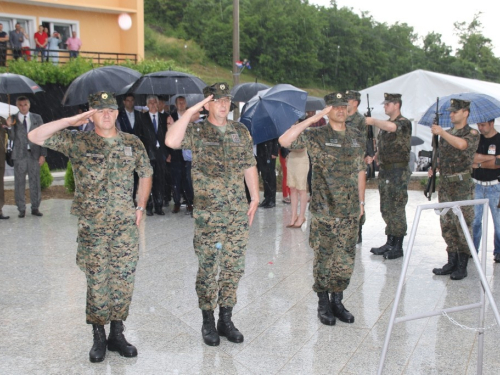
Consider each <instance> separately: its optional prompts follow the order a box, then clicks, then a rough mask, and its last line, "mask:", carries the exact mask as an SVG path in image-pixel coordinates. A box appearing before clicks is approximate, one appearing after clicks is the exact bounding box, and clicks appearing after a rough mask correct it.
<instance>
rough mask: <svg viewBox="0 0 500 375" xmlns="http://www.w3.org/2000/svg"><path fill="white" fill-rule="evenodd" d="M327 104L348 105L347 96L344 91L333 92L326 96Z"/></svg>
mask: <svg viewBox="0 0 500 375" xmlns="http://www.w3.org/2000/svg"><path fill="white" fill-rule="evenodd" d="M324 99H325V103H326V105H331V106H332V107H342V106H347V97H346V94H345V93H343V92H332V93H331V94H328V95H326V96H325V98H324Z"/></svg>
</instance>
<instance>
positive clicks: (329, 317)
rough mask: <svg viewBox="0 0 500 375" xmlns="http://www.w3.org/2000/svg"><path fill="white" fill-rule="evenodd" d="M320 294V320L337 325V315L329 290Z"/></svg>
mask: <svg viewBox="0 0 500 375" xmlns="http://www.w3.org/2000/svg"><path fill="white" fill-rule="evenodd" d="M317 294H318V298H319V301H318V318H319V321H320V322H321V323H323V324H325V325H327V326H333V325H335V315H333V312H332V306H331V305H330V299H329V298H328V292H320V293H317Z"/></svg>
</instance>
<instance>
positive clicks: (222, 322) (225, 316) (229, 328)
mask: <svg viewBox="0 0 500 375" xmlns="http://www.w3.org/2000/svg"><path fill="white" fill-rule="evenodd" d="M232 315H233V308H232V307H222V306H220V307H219V320H218V321H217V332H219V335H220V336H225V337H227V339H228V340H229V341H231V342H235V343H240V342H243V339H244V338H243V334H242V333H241V332H240V331H238V328H236V327H235V326H234V323H233V322H232V321H231V316H232Z"/></svg>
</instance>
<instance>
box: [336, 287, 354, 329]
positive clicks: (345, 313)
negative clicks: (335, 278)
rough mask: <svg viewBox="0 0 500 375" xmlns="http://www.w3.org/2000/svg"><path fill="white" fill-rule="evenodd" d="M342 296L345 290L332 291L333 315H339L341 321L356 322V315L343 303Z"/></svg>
mask: <svg viewBox="0 0 500 375" xmlns="http://www.w3.org/2000/svg"><path fill="white" fill-rule="evenodd" d="M342 298H344V292H339V293H332V295H331V304H332V312H333V315H335V317H337V318H338V319H339V320H340V321H341V322H344V323H354V315H352V314H351V313H350V312H349V310H347V309H346V308H345V307H344V305H343V304H342Z"/></svg>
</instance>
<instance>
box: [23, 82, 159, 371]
mask: <svg viewBox="0 0 500 375" xmlns="http://www.w3.org/2000/svg"><path fill="white" fill-rule="evenodd" d="M89 107H90V108H91V109H90V110H89V111H88V112H85V113H82V114H79V115H76V116H73V117H68V118H64V119H61V120H57V121H53V122H51V123H48V124H45V125H42V126H40V127H38V128H36V129H35V130H33V131H32V132H30V133H29V136H28V137H29V139H30V140H31V141H32V142H33V143H36V144H38V145H41V146H42V145H43V146H44V147H48V148H51V149H53V150H55V151H59V152H61V153H63V154H64V155H66V156H68V158H69V160H70V161H71V164H72V167H73V173H74V178H75V197H74V200H73V205H72V206H71V213H72V214H73V215H76V216H78V251H77V264H78V266H79V267H80V269H81V270H82V271H83V272H85V276H86V277H87V308H86V313H87V319H86V320H87V323H88V324H92V328H93V333H94V345H93V346H92V349H91V351H90V353H89V358H90V361H91V362H101V361H103V360H104V358H105V355H106V345H107V347H108V349H109V350H111V351H118V352H119V354H120V355H122V356H125V357H135V356H137V349H136V348H135V346H133V345H131V344H129V343H128V342H127V340H126V339H125V337H124V335H123V321H124V320H125V319H126V318H127V316H128V312H129V306H130V302H131V300H132V292H133V289H134V278H135V270H136V266H137V260H138V258H139V238H138V237H139V233H138V228H137V226H138V225H139V223H140V221H141V218H142V214H143V211H144V207H145V204H146V202H147V198H148V196H149V192H150V190H151V180H152V177H151V176H152V174H153V171H152V168H151V165H150V163H149V159H148V157H147V154H146V150H145V149H144V146H143V144H142V142H141V141H140V140H139V138H137V137H136V136H135V135H131V134H128V133H122V132H119V131H118V130H117V129H116V127H115V121H116V117H117V115H118V110H117V109H118V107H117V105H116V99H115V97H114V95H113V94H112V93H107V92H100V93H97V94H94V95H90V97H89ZM89 119H92V121H93V122H94V124H95V131H90V132H72V131H69V130H67V129H66V128H68V127H71V126H80V125H83V124H85V123H87V121H88V120H89ZM134 171H136V172H137V174H138V175H139V178H140V179H139V190H138V192H137V202H138V205H139V207H137V208H135V207H134V202H133V200H132V191H133V188H134ZM109 322H111V329H110V333H109V337H108V339H107V340H106V332H105V330H104V325H105V324H107V323H109Z"/></svg>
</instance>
